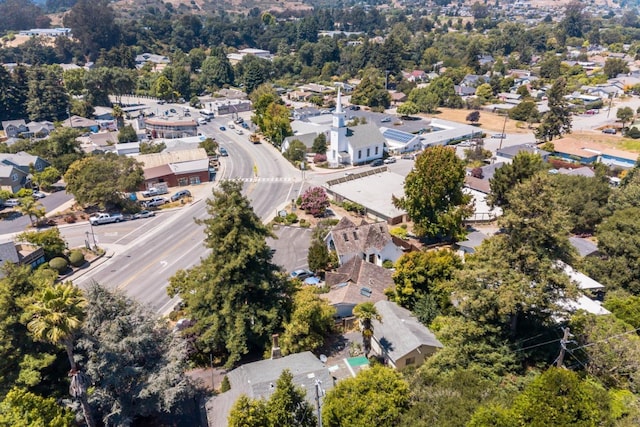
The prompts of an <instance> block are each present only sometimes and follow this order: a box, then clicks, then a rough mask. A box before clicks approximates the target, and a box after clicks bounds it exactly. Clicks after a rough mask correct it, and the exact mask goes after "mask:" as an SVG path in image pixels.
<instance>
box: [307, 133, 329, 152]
mask: <svg viewBox="0 0 640 427" xmlns="http://www.w3.org/2000/svg"><path fill="white" fill-rule="evenodd" d="M311 151H313V152H314V153H316V154H326V153H327V136H326V135H325V134H324V133H320V134H318V136H316V137H315V139H314V140H313V145H312V146H311Z"/></svg>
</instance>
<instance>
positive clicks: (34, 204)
mask: <svg viewBox="0 0 640 427" xmlns="http://www.w3.org/2000/svg"><path fill="white" fill-rule="evenodd" d="M18 211H20V213H22V214H23V215H28V216H29V220H30V221H31V225H32V226H34V227H35V225H36V221H37V220H39V219H40V218H42V217H44V214H45V209H44V206H42V203H40V202H39V201H37V200H36V199H34V198H33V197H31V196H28V197H21V198H20V206H18Z"/></svg>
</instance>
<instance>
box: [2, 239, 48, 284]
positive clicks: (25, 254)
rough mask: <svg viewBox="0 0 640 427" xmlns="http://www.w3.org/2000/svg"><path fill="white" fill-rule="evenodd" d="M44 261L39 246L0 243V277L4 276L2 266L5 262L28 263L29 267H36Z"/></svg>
mask: <svg viewBox="0 0 640 427" xmlns="http://www.w3.org/2000/svg"><path fill="white" fill-rule="evenodd" d="M44 261H45V259H44V250H43V249H42V248H40V247H37V246H34V245H29V244H26V243H14V242H4V243H0V278H2V277H4V273H3V272H2V271H3V269H2V267H3V266H4V265H5V264H6V263H7V262H11V263H13V264H18V265H30V266H31V268H36V267H37V266H39V265H40V264H43V263H44Z"/></svg>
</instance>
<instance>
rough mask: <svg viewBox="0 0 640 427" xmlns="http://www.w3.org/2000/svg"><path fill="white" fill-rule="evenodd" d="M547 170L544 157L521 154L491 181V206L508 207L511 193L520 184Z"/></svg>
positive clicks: (495, 174) (502, 168) (489, 200)
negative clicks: (543, 160)
mask: <svg viewBox="0 0 640 427" xmlns="http://www.w3.org/2000/svg"><path fill="white" fill-rule="evenodd" d="M544 169H545V165H544V163H543V162H542V157H540V156H539V155H537V154H533V153H527V152H524V151H523V152H520V153H518V154H516V156H515V157H514V158H513V161H512V162H511V163H508V164H506V165H504V166H502V167H501V168H499V169H498V170H496V172H495V173H494V175H493V178H491V179H490V180H489V185H490V187H491V193H490V194H489V197H488V199H487V200H488V202H489V204H490V205H491V206H500V207H503V208H505V207H508V206H509V192H510V191H511V190H512V189H513V188H514V187H515V186H516V185H518V184H520V183H522V182H525V181H526V180H528V179H530V178H531V177H532V176H533V175H535V174H536V173H538V172H540V171H542V170H544Z"/></svg>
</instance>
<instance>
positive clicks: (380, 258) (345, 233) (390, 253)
mask: <svg viewBox="0 0 640 427" xmlns="http://www.w3.org/2000/svg"><path fill="white" fill-rule="evenodd" d="M324 241H325V243H326V245H327V248H328V249H329V250H330V251H335V252H336V255H337V256H338V261H339V262H340V264H344V263H346V262H347V261H349V260H350V259H352V258H360V259H363V260H364V261H366V262H368V263H371V264H375V265H378V266H382V264H383V262H384V261H387V260H389V261H391V262H396V260H397V259H398V258H400V256H401V255H402V254H403V251H402V249H401V248H400V247H398V246H397V245H396V244H395V243H394V242H393V238H392V236H391V234H389V230H388V229H387V225H386V224H385V223H384V222H375V223H372V224H367V223H366V222H364V221H363V222H362V223H361V224H360V225H356V224H355V223H354V222H353V221H351V220H350V219H349V218H347V217H342V218H341V219H340V222H338V224H336V226H335V227H333V228H332V229H331V231H330V232H329V233H328V234H327V236H326V237H325V239H324Z"/></svg>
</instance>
